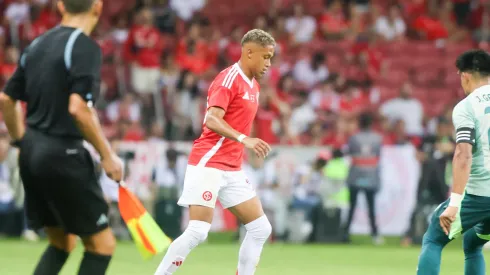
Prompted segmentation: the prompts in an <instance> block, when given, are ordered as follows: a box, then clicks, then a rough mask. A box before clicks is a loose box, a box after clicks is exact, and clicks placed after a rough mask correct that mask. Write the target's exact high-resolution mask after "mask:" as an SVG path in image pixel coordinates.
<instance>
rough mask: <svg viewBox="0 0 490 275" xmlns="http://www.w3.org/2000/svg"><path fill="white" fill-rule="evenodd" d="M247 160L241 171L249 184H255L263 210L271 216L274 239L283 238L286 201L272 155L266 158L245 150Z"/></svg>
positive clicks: (286, 210) (286, 208)
mask: <svg viewBox="0 0 490 275" xmlns="http://www.w3.org/2000/svg"><path fill="white" fill-rule="evenodd" d="M247 153H248V154H247V157H248V161H247V162H244V165H243V171H244V172H245V174H246V175H247V177H248V179H249V181H250V184H253V185H254V186H255V189H256V190H257V194H258V196H259V198H260V201H261V202H262V205H263V207H264V211H265V212H266V214H268V215H267V216H268V217H270V218H271V222H272V224H273V226H272V228H273V230H274V234H273V238H274V240H276V241H277V240H285V237H286V229H287V228H286V227H287V223H286V222H287V215H288V201H287V200H286V198H285V197H284V195H283V194H282V192H281V187H280V186H279V181H278V179H277V176H276V167H275V165H274V164H275V162H274V156H273V155H269V156H268V157H267V159H265V160H264V159H262V158H259V157H257V155H256V154H255V153H253V152H252V151H248V152H247Z"/></svg>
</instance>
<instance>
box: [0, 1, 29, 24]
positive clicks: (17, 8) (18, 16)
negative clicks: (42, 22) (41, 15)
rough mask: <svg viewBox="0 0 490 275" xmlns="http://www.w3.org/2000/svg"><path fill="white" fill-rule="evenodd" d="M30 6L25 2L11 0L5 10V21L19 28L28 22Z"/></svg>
mask: <svg viewBox="0 0 490 275" xmlns="http://www.w3.org/2000/svg"><path fill="white" fill-rule="evenodd" d="M29 13H30V6H29V2H28V1H27V0H13V1H11V2H10V4H9V5H8V7H7V9H6V10H5V14H4V16H5V19H6V20H7V22H8V23H9V24H11V25H13V26H19V25H20V24H22V23H25V22H26V21H27V20H29Z"/></svg>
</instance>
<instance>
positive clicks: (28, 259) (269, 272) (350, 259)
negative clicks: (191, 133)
mask: <svg viewBox="0 0 490 275" xmlns="http://www.w3.org/2000/svg"><path fill="white" fill-rule="evenodd" d="M45 246H46V242H39V243H29V242H25V241H18V240H0V274H2V275H28V274H32V270H33V268H34V266H35V264H36V262H37V260H38V258H39V256H40V255H41V253H42V252H43V250H44V248H45ZM238 248H239V246H238V245H237V244H229V243H228V244H227V243H222V242H213V241H210V242H209V243H206V244H203V245H201V246H199V247H198V248H197V249H196V250H194V251H193V252H192V253H191V255H190V256H189V257H188V259H187V260H186V262H185V263H184V265H183V266H182V267H181V268H180V269H179V270H178V271H177V272H176V273H175V274H176V275H200V274H213V275H234V274H235V270H236V263H237V257H238ZM419 250H420V248H419V247H413V248H400V247H398V246H397V245H396V244H393V243H391V244H387V245H385V246H381V247H375V246H372V245H370V244H366V243H364V244H353V245H323V244H321V245H284V244H270V245H268V246H267V247H266V248H265V249H264V252H263V255H262V260H261V262H260V264H259V267H258V269H257V272H256V274H257V275H297V274H305V275H306V274H308V275H311V274H335V275H360V274H362V275H394V274H396V275H414V274H415V269H416V264H417V257H418V254H419ZM82 251H83V250H82V246H81V244H80V245H79V246H78V247H77V249H76V250H75V252H74V253H73V254H72V255H71V256H70V258H69V260H68V263H67V264H66V266H65V267H64V268H63V271H62V272H61V274H62V275H73V274H76V272H77V269H78V264H79V262H80V259H81V257H82ZM162 257H163V255H159V256H157V257H155V258H154V259H152V260H150V261H143V260H142V259H141V257H140V255H139V254H138V252H137V251H136V248H135V247H134V245H133V244H132V243H130V242H122V243H119V244H118V247H117V252H116V254H115V256H114V258H113V261H112V263H111V266H110V268H109V272H108V274H114V275H126V274H127V275H136V274H137V275H140V274H141V275H145V274H153V272H154V271H155V270H156V267H157V266H158V264H159V262H160V260H161V258H162ZM485 257H486V259H487V261H488V260H489V259H490V253H489V252H487V251H486V252H485ZM463 263H464V256H463V251H462V248H461V243H460V242H457V243H452V244H450V245H449V246H448V247H447V249H446V250H445V251H444V252H443V263H442V270H441V274H445V275H453V274H454V275H462V274H463Z"/></svg>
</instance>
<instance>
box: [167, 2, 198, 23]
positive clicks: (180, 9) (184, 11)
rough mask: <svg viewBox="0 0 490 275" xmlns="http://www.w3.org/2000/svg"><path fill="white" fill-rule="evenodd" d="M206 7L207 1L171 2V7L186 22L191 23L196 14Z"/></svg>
mask: <svg viewBox="0 0 490 275" xmlns="http://www.w3.org/2000/svg"><path fill="white" fill-rule="evenodd" d="M204 5H206V0H170V7H171V8H172V9H173V10H174V11H175V12H176V13H177V15H178V16H179V17H180V19H182V20H184V21H189V20H190V19H191V18H192V16H193V15H194V13H195V12H197V11H199V10H201V9H202V8H203V7H204Z"/></svg>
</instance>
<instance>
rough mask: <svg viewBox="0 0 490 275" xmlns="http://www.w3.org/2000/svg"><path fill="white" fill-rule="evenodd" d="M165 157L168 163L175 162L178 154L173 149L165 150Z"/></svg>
mask: <svg viewBox="0 0 490 275" xmlns="http://www.w3.org/2000/svg"><path fill="white" fill-rule="evenodd" d="M165 155H166V157H167V160H168V161H171V162H176V161H177V158H178V157H179V152H178V151H177V150H175V149H173V148H170V149H168V150H167V152H166V153H165Z"/></svg>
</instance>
